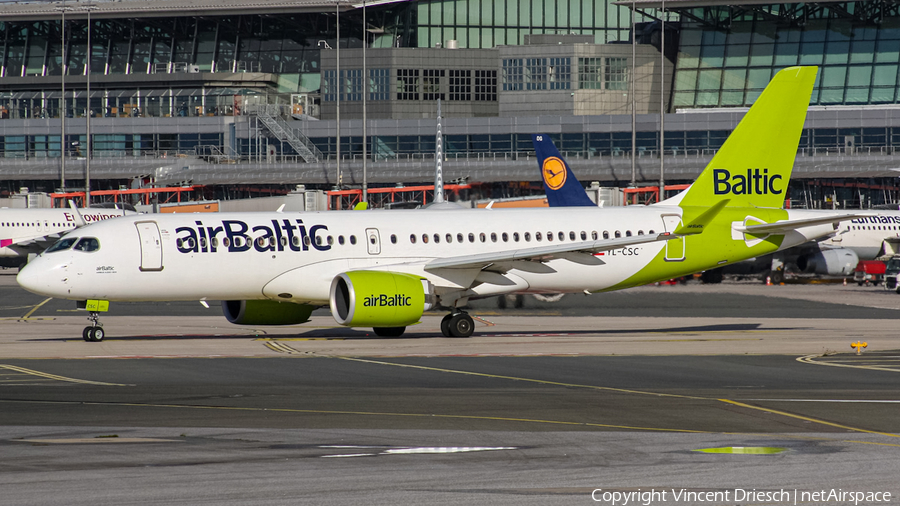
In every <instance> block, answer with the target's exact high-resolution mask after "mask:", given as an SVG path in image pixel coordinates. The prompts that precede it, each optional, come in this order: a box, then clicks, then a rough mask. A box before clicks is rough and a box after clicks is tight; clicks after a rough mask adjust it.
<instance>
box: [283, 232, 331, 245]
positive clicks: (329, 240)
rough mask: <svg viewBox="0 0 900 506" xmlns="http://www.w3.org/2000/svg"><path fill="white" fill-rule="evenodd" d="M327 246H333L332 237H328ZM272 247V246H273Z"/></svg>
mask: <svg viewBox="0 0 900 506" xmlns="http://www.w3.org/2000/svg"><path fill="white" fill-rule="evenodd" d="M328 245H329V246H334V237H332V236H330V235H329V236H328ZM272 246H274V244H273V245H272Z"/></svg>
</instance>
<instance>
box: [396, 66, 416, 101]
mask: <svg viewBox="0 0 900 506" xmlns="http://www.w3.org/2000/svg"><path fill="white" fill-rule="evenodd" d="M397 100H419V69H397Z"/></svg>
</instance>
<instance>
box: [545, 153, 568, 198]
mask: <svg viewBox="0 0 900 506" xmlns="http://www.w3.org/2000/svg"><path fill="white" fill-rule="evenodd" d="M541 174H543V176H544V182H545V183H546V184H547V188H550V189H551V190H559V189H560V188H562V185H564V184H566V165H565V164H564V163H563V161H562V160H560V159H559V158H557V157H555V156H551V157H548V158H547V159H546V160H544V165H543V166H542V167H541Z"/></svg>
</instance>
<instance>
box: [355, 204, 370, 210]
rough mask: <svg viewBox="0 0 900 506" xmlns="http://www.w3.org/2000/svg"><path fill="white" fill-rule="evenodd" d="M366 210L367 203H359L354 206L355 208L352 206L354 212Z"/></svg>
mask: <svg viewBox="0 0 900 506" xmlns="http://www.w3.org/2000/svg"><path fill="white" fill-rule="evenodd" d="M368 208H369V203H368V202H360V203H358V204H356V205H355V206H353V210H354V211H365V210H366V209H368Z"/></svg>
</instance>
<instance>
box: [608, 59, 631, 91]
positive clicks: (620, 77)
mask: <svg viewBox="0 0 900 506" xmlns="http://www.w3.org/2000/svg"><path fill="white" fill-rule="evenodd" d="M604 59H605V60H606V62H605V66H604V73H603V84H604V88H605V89H607V90H624V89H627V88H628V59H627V58H604Z"/></svg>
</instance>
